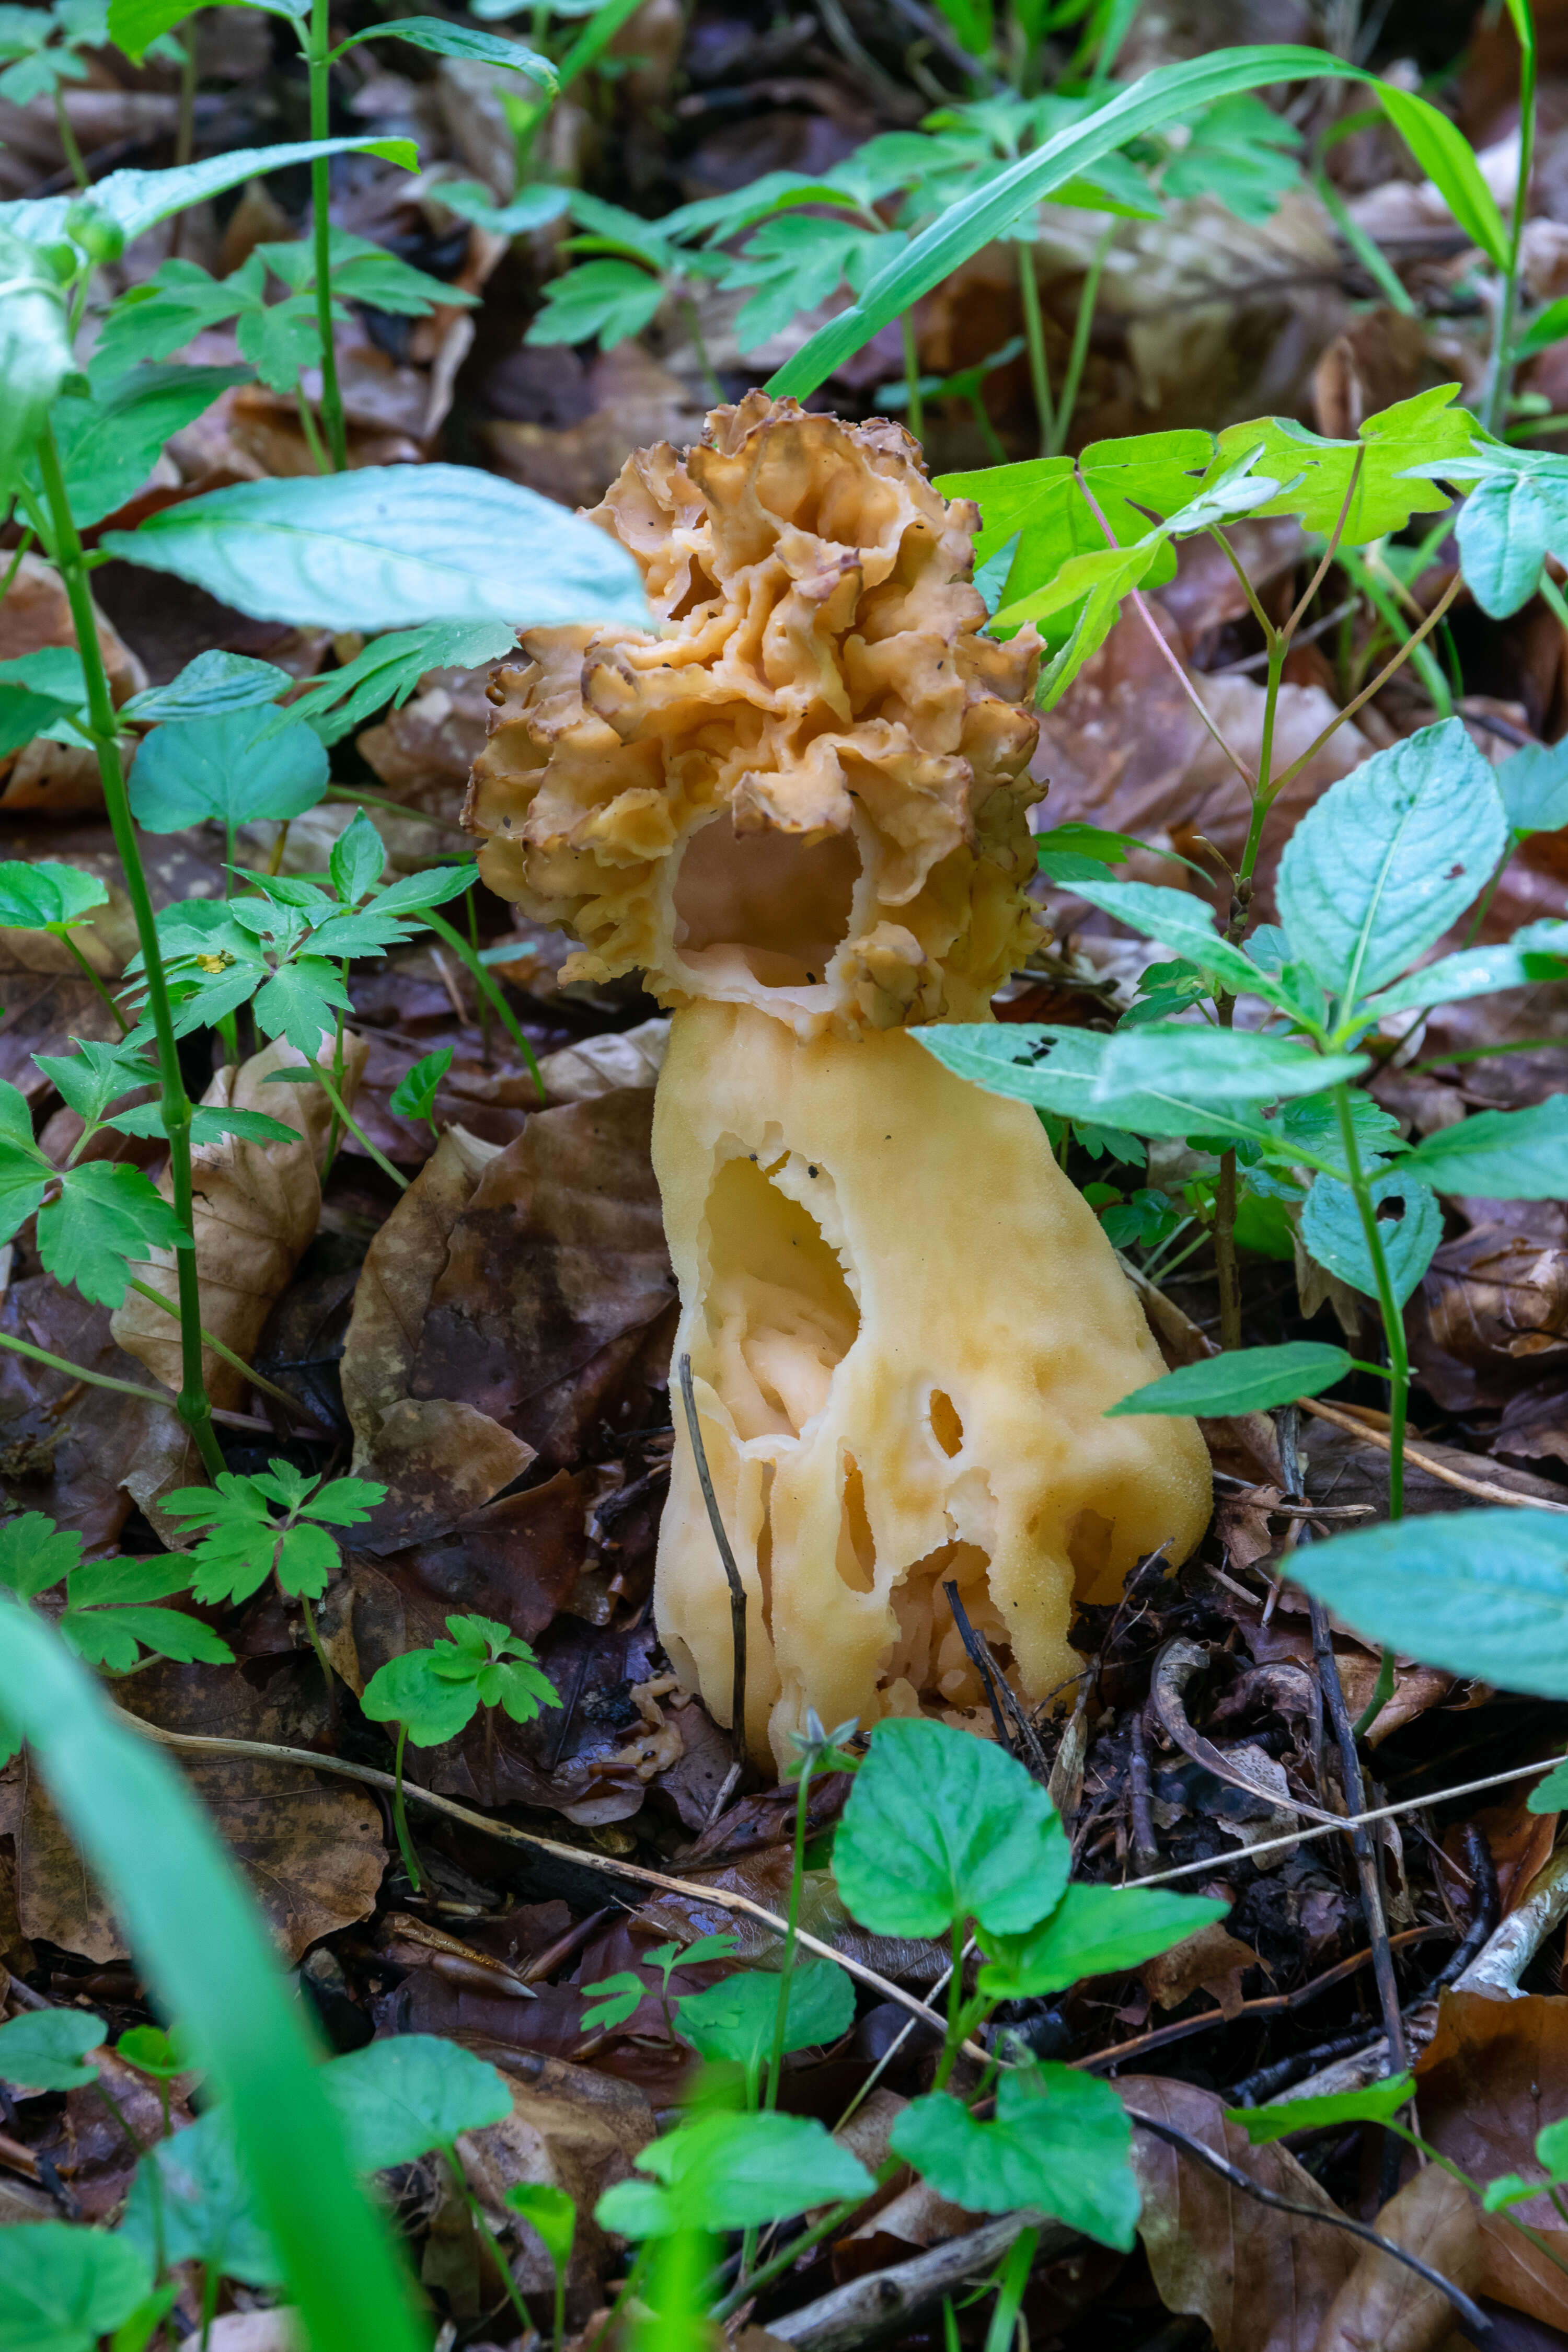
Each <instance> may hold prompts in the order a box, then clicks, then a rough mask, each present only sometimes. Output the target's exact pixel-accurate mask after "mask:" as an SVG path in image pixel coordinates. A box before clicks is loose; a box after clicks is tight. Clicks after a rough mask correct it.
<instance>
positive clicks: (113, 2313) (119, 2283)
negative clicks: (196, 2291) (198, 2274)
mask: <svg viewBox="0 0 1568 2352" xmlns="http://www.w3.org/2000/svg"><path fill="white" fill-rule="evenodd" d="M152 2291H153V2272H152V2268H151V2265H150V2264H149V2263H148V2260H147V2258H146V2256H145V2255H144V2254H142V2252H139V2251H138V2249H137V2248H136V2247H134V2246H129V2245H127V2244H126V2243H125V2242H124V2240H123V2239H122V2238H121V2237H119V2236H118V2235H115V2236H111V2235H110V2232H109V2231H107V2230H84V2229H81V2228H72V2226H71V2224H70V2223H69V2222H68V2221H24V2222H22V2223H21V2224H20V2225H19V2226H18V2227H16V2228H15V2229H11V2230H7V2231H6V2232H5V2263H3V2264H0V2343H5V2344H8V2345H16V2346H19V2347H26V2352H95V2347H96V2346H97V2345H98V2343H99V2341H100V2338H101V2337H103V2336H107V2335H108V2334H109V2333H110V2330H111V2329H113V2328H117V2327H119V2326H121V2323H122V2322H123V2321H126V2320H128V2319H129V2318H130V2317H131V2315H132V2313H133V2312H134V2311H135V2310H136V2309H137V2307H138V2305H142V2304H143V2303H145V2302H146V2300H147V2297H148V2296H149V2294H151V2293H152Z"/></svg>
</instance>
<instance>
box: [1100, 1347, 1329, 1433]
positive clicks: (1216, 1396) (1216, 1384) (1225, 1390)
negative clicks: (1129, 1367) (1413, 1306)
mask: <svg viewBox="0 0 1568 2352" xmlns="http://www.w3.org/2000/svg"><path fill="white" fill-rule="evenodd" d="M1352 1362H1353V1360H1352V1357H1351V1356H1350V1355H1349V1354H1348V1352H1347V1351H1346V1350H1345V1349H1343V1348H1333V1347H1330V1346H1329V1345H1328V1344H1327V1343H1326V1342H1325V1341H1323V1340H1321V1339H1291V1340H1289V1341H1287V1342H1286V1343H1285V1345H1284V1346H1282V1347H1278V1348H1233V1349H1228V1350H1227V1351H1226V1353H1225V1354H1224V1355H1221V1356H1211V1357H1209V1358H1208V1359H1207V1360H1206V1361H1205V1362H1203V1363H1198V1364H1184V1365H1182V1366H1181V1368H1180V1370H1177V1371H1173V1372H1167V1373H1166V1374H1165V1376H1164V1378H1163V1380H1158V1381H1150V1382H1149V1383H1148V1385H1147V1386H1146V1387H1144V1388H1141V1389H1134V1390H1133V1391H1132V1393H1131V1396H1124V1397H1123V1398H1122V1399H1121V1402H1120V1403H1119V1404H1113V1405H1111V1406H1110V1407H1109V1408H1108V1409H1107V1412H1106V1419H1107V1420H1108V1421H1110V1420H1114V1419H1115V1418H1116V1417H1117V1416H1118V1415H1119V1414H1127V1413H1143V1412H1156V1413H1159V1412H1176V1413H1196V1414H1198V1415H1200V1416H1201V1417H1202V1418H1204V1419H1205V1420H1214V1419H1215V1418H1219V1417H1223V1416H1225V1415H1226V1414H1229V1413H1237V1412H1268V1410H1269V1408H1270V1407H1271V1406H1273V1405H1277V1404H1289V1403H1291V1402H1293V1401H1294V1400H1295V1399H1296V1398H1297V1397H1303V1396H1321V1393H1322V1391H1324V1389H1330V1388H1332V1387H1333V1384H1334V1382H1335V1381H1342V1380H1343V1378H1344V1376H1345V1374H1346V1373H1347V1372H1348V1371H1350V1370H1352Z"/></svg>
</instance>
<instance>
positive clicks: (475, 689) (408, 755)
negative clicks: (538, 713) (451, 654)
mask: <svg viewBox="0 0 1568 2352" xmlns="http://www.w3.org/2000/svg"><path fill="white" fill-rule="evenodd" d="M499 667H500V664H499V663H491V664H489V666H488V667H486V668H484V669H432V670H427V671H426V674H425V676H424V677H422V678H421V679H420V681H419V691H418V693H417V694H416V695H415V696H414V698H413V699H412V700H411V701H408V702H405V704H404V706H403V708H402V709H401V710H389V711H388V712H387V714H386V716H385V718H384V719H380V720H378V722H377V723H376V725H375V726H374V727H367V728H366V729H365V730H364V732H363V735H357V736H356V737H355V738H354V743H355V747H356V749H357V750H358V751H359V753H360V756H361V757H362V759H363V760H364V761H366V763H367V764H368V765H369V767H370V768H371V769H372V771H373V772H374V774H375V775H376V776H377V777H378V778H379V779H380V781H381V782H382V784H383V785H384V787H385V789H386V791H387V792H389V793H391V794H392V796H393V798H394V799H395V800H399V801H405V802H406V803H408V804H409V806H410V807H413V808H426V809H429V810H431V811H433V812H436V813H438V814H441V815H443V816H449V815H450V814H451V813H452V811H453V809H454V808H456V807H457V806H458V803H459V802H460V800H461V798H462V795H463V793H465V792H466V791H467V789H468V771H469V769H470V768H471V767H472V766H473V764H474V761H476V759H478V757H479V753H480V752H481V751H483V750H484V748H485V739H486V736H487V734H488V732H489V721H490V717H491V709H490V705H489V700H488V699H487V697H486V692H485V689H486V688H487V687H488V686H489V682H490V679H491V677H493V676H494V674H495V672H496V670H497V669H498V668H499Z"/></svg>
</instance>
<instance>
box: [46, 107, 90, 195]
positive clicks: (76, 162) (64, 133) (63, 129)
mask: <svg viewBox="0 0 1568 2352" xmlns="http://www.w3.org/2000/svg"><path fill="white" fill-rule="evenodd" d="M55 129H56V130H57V131H58V132H59V135H60V145H61V147H62V148H63V149H64V150H65V158H66V162H67V163H68V165H69V166H70V175H71V178H72V179H73V180H74V181H75V182H76V184H77V186H78V187H79V188H88V187H90V186H91V184H92V183H91V182H90V180H89V178H88V175H87V165H86V164H85V163H83V161H82V153H81V149H80V148H79V146H78V144H77V136H76V132H75V131H73V130H72V129H71V126H70V117H69V115H68V113H67V112H66V93H65V86H64V84H63V83H62V82H56V84H55Z"/></svg>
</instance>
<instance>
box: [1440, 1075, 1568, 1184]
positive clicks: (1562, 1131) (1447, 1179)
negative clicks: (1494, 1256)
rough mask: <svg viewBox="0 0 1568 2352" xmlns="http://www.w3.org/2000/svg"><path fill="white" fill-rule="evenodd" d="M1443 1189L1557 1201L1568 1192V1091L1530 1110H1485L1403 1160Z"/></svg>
mask: <svg viewBox="0 0 1568 2352" xmlns="http://www.w3.org/2000/svg"><path fill="white" fill-rule="evenodd" d="M1400 1168H1401V1171H1402V1172H1404V1171H1408V1172H1409V1173H1410V1174H1412V1175H1414V1176H1418V1177H1420V1178H1421V1180H1422V1181H1423V1182H1425V1183H1427V1184H1430V1185H1431V1186H1432V1188H1433V1189H1434V1191H1435V1192H1471V1193H1476V1194H1479V1197H1480V1198H1481V1199H1482V1200H1486V1201H1552V1200H1560V1199H1561V1198H1562V1197H1563V1192H1568V1094H1556V1095H1552V1096H1551V1097H1549V1098H1548V1100H1547V1101H1545V1102H1543V1103H1536V1104H1534V1105H1532V1106H1531V1108H1530V1109H1528V1110H1513V1111H1508V1110H1483V1111H1480V1112H1478V1113H1477V1114H1476V1116H1475V1117H1474V1118H1462V1119H1459V1120H1458V1121H1457V1122H1456V1124H1455V1125H1454V1126H1452V1127H1445V1128H1440V1129H1438V1130H1437V1132H1436V1135H1428V1136H1426V1137H1425V1138H1424V1139H1423V1140H1422V1141H1421V1142H1420V1143H1418V1144H1417V1145H1416V1147H1415V1150H1414V1151H1412V1152H1411V1153H1410V1154H1409V1155H1408V1157H1407V1158H1406V1159H1405V1160H1401V1162H1400Z"/></svg>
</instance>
